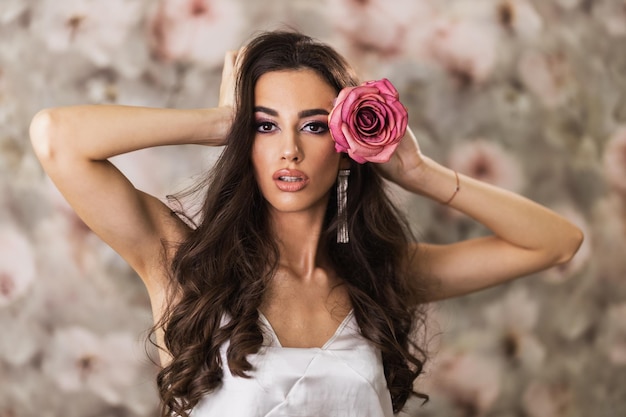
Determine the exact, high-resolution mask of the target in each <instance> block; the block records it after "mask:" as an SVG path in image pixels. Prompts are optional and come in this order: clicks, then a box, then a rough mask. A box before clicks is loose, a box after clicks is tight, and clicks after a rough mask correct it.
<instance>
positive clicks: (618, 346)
mask: <svg viewBox="0 0 626 417" xmlns="http://www.w3.org/2000/svg"><path fill="white" fill-rule="evenodd" d="M604 325H605V326H606V328H605V336H604V340H605V343H606V346H605V352H606V354H607V356H608V358H609V360H610V361H611V363H613V364H614V365H620V366H626V303H621V304H617V305H613V306H611V307H609V309H608V310H607V313H606V320H605V322H604Z"/></svg>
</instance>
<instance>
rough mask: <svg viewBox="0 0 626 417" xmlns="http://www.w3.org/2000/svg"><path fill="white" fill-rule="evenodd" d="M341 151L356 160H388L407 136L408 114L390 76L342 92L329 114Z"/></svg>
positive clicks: (332, 133)
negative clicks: (389, 78) (405, 135)
mask: <svg viewBox="0 0 626 417" xmlns="http://www.w3.org/2000/svg"><path fill="white" fill-rule="evenodd" d="M328 120H329V127H330V133H331V135H332V137H333V140H334V141H335V149H336V150H337V152H346V153H347V154H348V155H350V157H351V158H352V159H353V160H355V161H356V162H358V163H360V164H362V163H365V162H368V161H369V162H377V163H382V162H387V161H388V160H389V158H391V155H392V154H393V152H394V151H395V149H396V147H397V146H398V144H399V143H400V140H401V139H402V137H403V136H404V134H405V132H406V128H407V124H408V114H407V110H406V108H405V107H404V105H403V104H402V103H401V102H400V100H399V94H398V91H397V90H396V89H395V87H394V86H393V85H392V84H391V82H389V80H387V79H385V78H384V79H382V80H378V81H368V82H365V83H363V84H361V85H360V86H357V87H346V88H344V89H343V90H341V91H340V92H339V96H338V97H337V99H336V100H335V105H334V107H333V109H332V110H331V112H330V115H329V116H328Z"/></svg>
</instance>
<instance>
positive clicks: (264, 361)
mask: <svg viewBox="0 0 626 417" xmlns="http://www.w3.org/2000/svg"><path fill="white" fill-rule="evenodd" d="M259 316H260V322H261V325H262V326H261V328H262V329H263V332H264V337H265V340H264V343H263V346H262V347H261V349H260V350H259V352H258V353H257V354H254V355H250V356H248V360H249V361H250V363H251V364H252V365H253V366H254V371H252V372H251V376H252V378H241V377H237V376H233V375H232V374H231V373H230V371H229V369H228V367H227V366H224V377H223V384H222V386H221V387H220V388H218V389H217V390H215V391H214V392H212V393H210V394H208V395H207V396H206V397H204V398H203V399H202V400H201V401H200V402H199V403H198V404H197V405H196V407H195V408H194V410H193V412H192V414H191V416H192V417H218V416H219V417H223V416H228V417H393V411H392V404H391V395H390V394H389V390H388V389H387V383H386V380H385V375H384V371H383V364H382V358H381V355H380V352H379V351H378V349H376V348H374V347H373V346H372V345H371V344H370V343H369V341H368V340H367V339H365V338H364V337H363V336H361V334H360V331H359V327H358V325H357V322H356V319H355V318H354V313H353V312H352V311H351V312H350V313H349V314H348V315H347V316H346V318H345V319H344V321H343V322H342V323H341V324H340V326H339V327H338V328H337V331H336V332H335V334H334V335H333V336H332V337H331V338H330V339H329V340H328V341H327V342H326V343H325V344H324V346H322V347H321V348H285V347H282V346H281V345H280V342H279V340H278V337H277V336H276V332H275V331H274V329H273V328H272V326H271V324H270V323H269V321H268V320H267V319H266V318H265V316H263V314H262V313H260V312H259ZM227 347H228V344H225V345H224V346H222V348H221V354H222V363H224V364H225V363H227V361H226V348H227Z"/></svg>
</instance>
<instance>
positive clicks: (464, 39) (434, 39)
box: [427, 18, 498, 84]
mask: <svg viewBox="0 0 626 417" xmlns="http://www.w3.org/2000/svg"><path fill="white" fill-rule="evenodd" d="M427 48H428V53H429V55H430V57H431V59H432V60H433V61H434V62H436V63H437V64H438V65H440V66H441V67H443V68H444V69H446V70H447V71H448V72H449V73H450V74H451V75H453V76H454V77H455V78H457V79H458V80H460V81H461V82H462V83H463V84H480V83H483V82H485V81H487V79H489V77H490V76H491V74H492V73H493V71H494V69H495V67H496V64H497V49H498V32H497V30H496V27H495V26H494V25H485V24H481V23H480V22H475V21H472V20H470V19H461V18H449V19H440V20H439V21H438V22H437V23H436V25H435V26H434V28H433V30H432V32H431V35H430V37H429V40H428V45H427Z"/></svg>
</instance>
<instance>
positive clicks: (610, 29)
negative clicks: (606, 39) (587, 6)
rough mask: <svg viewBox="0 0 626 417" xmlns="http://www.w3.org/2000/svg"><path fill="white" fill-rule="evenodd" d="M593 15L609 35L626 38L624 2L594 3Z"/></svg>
mask: <svg viewBox="0 0 626 417" xmlns="http://www.w3.org/2000/svg"><path fill="white" fill-rule="evenodd" d="M593 15H594V17H595V18H596V19H597V20H598V21H599V22H600V23H601V24H602V26H603V27H604V28H605V30H606V31H607V33H608V34H609V35H611V36H614V37H616V38H623V37H626V5H625V4H624V2H623V1H619V0H618V1H603V2H594V3H593Z"/></svg>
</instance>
